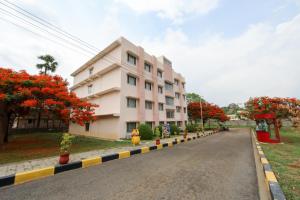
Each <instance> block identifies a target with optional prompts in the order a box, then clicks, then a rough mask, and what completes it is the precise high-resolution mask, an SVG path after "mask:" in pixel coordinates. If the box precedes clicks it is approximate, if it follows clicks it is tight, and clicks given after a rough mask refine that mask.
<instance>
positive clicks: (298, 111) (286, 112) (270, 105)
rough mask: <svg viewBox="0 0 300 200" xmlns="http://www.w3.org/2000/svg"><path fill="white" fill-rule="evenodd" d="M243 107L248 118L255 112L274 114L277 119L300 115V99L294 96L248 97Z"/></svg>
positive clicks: (252, 116)
mask: <svg viewBox="0 0 300 200" xmlns="http://www.w3.org/2000/svg"><path fill="white" fill-rule="evenodd" d="M245 107H246V109H247V111H248V117H249V118H250V119H254V116H255V115H256V114H266V113H272V114H275V117H276V119H278V120H281V119H284V118H285V119H286V118H291V117H299V116H300V100H298V99H296V98H279V97H274V98H270V97H255V98H250V99H249V100H248V101H247V102H246V103H245Z"/></svg>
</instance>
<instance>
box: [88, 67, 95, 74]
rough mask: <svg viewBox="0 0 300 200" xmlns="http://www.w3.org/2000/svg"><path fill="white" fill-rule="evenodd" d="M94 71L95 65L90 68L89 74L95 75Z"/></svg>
mask: <svg viewBox="0 0 300 200" xmlns="http://www.w3.org/2000/svg"><path fill="white" fill-rule="evenodd" d="M93 71H94V67H91V68H90V69H89V76H91V75H93Z"/></svg>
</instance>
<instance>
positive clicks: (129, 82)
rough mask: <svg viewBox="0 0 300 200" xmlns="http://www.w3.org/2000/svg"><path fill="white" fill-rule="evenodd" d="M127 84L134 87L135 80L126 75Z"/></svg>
mask: <svg viewBox="0 0 300 200" xmlns="http://www.w3.org/2000/svg"><path fill="white" fill-rule="evenodd" d="M127 83H128V84H129V85H136V78H135V77H133V76H130V75H127Z"/></svg>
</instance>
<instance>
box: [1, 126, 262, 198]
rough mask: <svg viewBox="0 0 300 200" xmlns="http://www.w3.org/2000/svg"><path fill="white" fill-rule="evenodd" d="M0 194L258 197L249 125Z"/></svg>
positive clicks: (103, 196) (7, 189)
mask: <svg viewBox="0 0 300 200" xmlns="http://www.w3.org/2000/svg"><path fill="white" fill-rule="evenodd" d="M0 199H1V200H5V199H22V200H23V199H31V200H32V199H39V200H40V199H55V200H58V199H72V200H74V199H126V200H131V199H143V200H145V199H151V200H156V199H172V200H173V199H216V200H219V199H223V200H224V199H231V200H232V199H238V200H242V199H251V200H254V199H258V189H257V179H256V171H255V163H254V157H253V152H252V146H251V138H250V134H249V131H248V130H247V129H235V130H232V131H230V132H225V133H219V134H216V135H213V136H209V137H205V138H201V139H198V140H194V141H190V142H188V143H184V144H179V145H176V146H174V147H172V148H164V149H162V150H157V151H152V152H150V153H147V154H139V155H135V156H133V157H130V158H127V159H122V160H114V161H110V162H106V163H103V164H102V165H98V166H94V167H90V168H85V169H76V170H72V171H68V172H65V173H61V174H57V175H55V176H53V177H49V178H44V179H40V180H37V181H33V182H29V183H25V184H21V185H17V186H9V187H5V188H2V189H0Z"/></svg>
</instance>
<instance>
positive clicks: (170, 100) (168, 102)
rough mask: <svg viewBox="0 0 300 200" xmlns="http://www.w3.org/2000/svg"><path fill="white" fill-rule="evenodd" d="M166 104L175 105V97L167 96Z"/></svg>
mask: <svg viewBox="0 0 300 200" xmlns="http://www.w3.org/2000/svg"><path fill="white" fill-rule="evenodd" d="M166 104H167V105H169V106H173V105H174V98H173V97H168V96H166Z"/></svg>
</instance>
